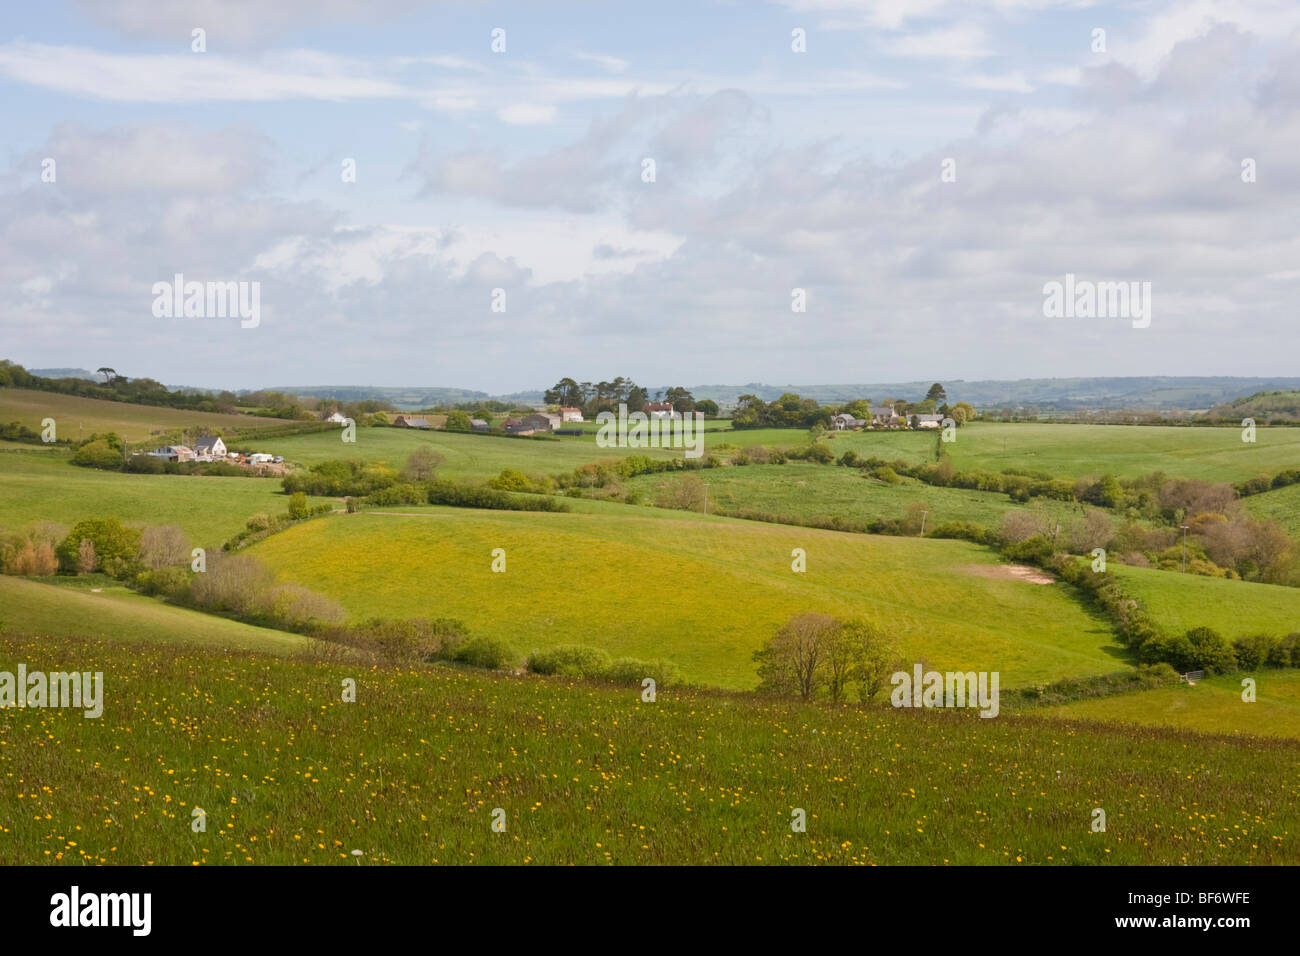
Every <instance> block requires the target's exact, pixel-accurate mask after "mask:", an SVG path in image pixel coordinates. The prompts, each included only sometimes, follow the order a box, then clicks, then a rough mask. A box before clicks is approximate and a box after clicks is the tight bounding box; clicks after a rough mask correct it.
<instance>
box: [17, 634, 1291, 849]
mask: <svg viewBox="0 0 1300 956" xmlns="http://www.w3.org/2000/svg"><path fill="white" fill-rule="evenodd" d="M19 662H25V663H26V664H27V665H28V666H29V667H31V668H36V667H40V668H42V669H46V670H60V669H70V668H73V667H75V668H76V669H78V670H91V671H102V672H103V674H104V688H105V693H104V697H105V705H104V713H103V716H102V717H100V718H98V719H85V718H83V717H82V716H81V715H80V713H79V712H72V711H69V710H63V709H54V708H49V709H43V710H11V711H7V712H6V713H5V720H4V721H3V722H0V773H2V774H3V776H4V779H5V781H6V786H5V790H4V795H3V797H0V863H3V864H41V863H44V864H87V863H110V864H160V865H163V864H171V865H183V866H189V865H197V864H240V865H244V864H286V865H287V864H301V863H316V864H330V863H333V864H336V865H347V866H352V865H385V864H435V863H438V864H472V863H479V864H489V865H490V864H528V863H536V864H570V863H573V864H597V865H599V864H633V863H637V864H686V863H693V864H704V863H722V864H746V863H749V864H757V863H783V862H787V863H809V864H847V865H861V864H873V863H881V864H941V863H952V864H982V865H999V864H1007V865H1017V864H1024V865H1068V864H1108V863H1113V864H1146V865H1165V866H1167V865H1182V864H1211V865H1222V864H1293V865H1294V864H1296V863H1300V850H1297V844H1296V840H1295V833H1296V832H1297V829H1300V745H1297V744H1296V743H1294V742H1290V741H1271V742H1270V741H1263V740H1249V739H1241V740H1235V741H1230V740H1224V739H1222V738H1217V737H1205V736H1197V735H1194V734H1190V733H1186V732H1170V731H1165V730H1155V729H1146V728H1136V727H1131V728H1114V727H1097V726H1093V725H1088V724H1084V723H1079V722H1077V721H1074V720H1070V721H1065V720H1046V719H1040V718H1033V717H1021V718H1008V719H993V720H982V719H980V718H978V717H974V716H972V715H969V714H964V713H951V712H934V711H930V712H899V711H894V710H892V709H890V708H887V707H885V708H878V709H874V710H870V711H866V712H863V711H858V710H855V709H848V708H845V709H833V708H830V707H826V706H817V705H809V706H800V705H796V704H790V703H786V702H764V701H761V700H755V699H751V698H748V697H744V696H735V695H725V694H718V693H706V692H691V691H682V692H672V691H663V692H661V693H660V694H659V696H658V699H657V701H656V702H655V703H653V704H648V703H642V702H641V701H640V694H639V689H633V688H628V689H617V688H607V687H604V686H600V685H585V684H572V683H567V682H564V681H559V680H550V679H547V680H543V679H538V678H522V679H520V678H507V677H503V676H500V675H493V674H484V673H477V672H467V671H457V670H453V669H449V668H440V667H420V668H418V669H414V670H409V671H403V670H398V669H394V668H386V667H367V666H362V665H352V666H347V665H341V664H329V663H323V662H320V661H317V660H312V659H310V658H308V657H305V656H294V657H288V658H275V657H269V656H263V655H253V654H247V653H241V652H226V653H221V652H216V651H212V650H205V649H202V648H196V647H183V646H179V645H160V646H158V647H156V648H154V649H153V650H152V651H151V653H150V654H149V655H147V656H146V655H142V654H140V653H139V649H138V646H136V645H131V644H122V643H110V642H107V641H92V642H78V641H72V640H59V639H50V638H43V637H34V638H23V637H19V636H12V635H10V636H4V637H0V667H3V668H5V669H9V670H12V669H14V668H15V667H16V665H17V663H19ZM345 678H353V679H355V680H356V681H357V686H358V695H357V700H356V702H355V703H344V702H342V701H341V700H340V686H341V682H342V681H343V680H344V679H345ZM195 807H201V808H203V809H204V811H205V812H206V829H205V830H204V832H201V833H195V832H193V830H192V829H191V820H192V811H193V809H194V808H195ZM1095 807H1101V808H1104V809H1105V811H1106V814H1107V827H1106V831H1105V832H1104V833H1093V832H1091V829H1090V824H1091V821H1092V814H1093V808H1095ZM498 808H499V809H500V811H501V813H500V815H499V819H501V820H503V821H504V824H505V830H504V832H494V831H493V829H492V823H493V819H494V811H495V810H497V809H498ZM795 809H799V810H802V811H804V812H805V813H806V819H807V831H806V832H803V833H795V832H792V829H791V819H792V812H793V811H794V810H795ZM353 851H360V855H355V854H354V852H353Z"/></svg>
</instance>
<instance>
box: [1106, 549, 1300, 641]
mask: <svg viewBox="0 0 1300 956" xmlns="http://www.w3.org/2000/svg"><path fill="white" fill-rule="evenodd" d="M1109 570H1111V571H1113V572H1115V575H1116V576H1117V577H1118V578H1119V579H1120V582H1121V583H1122V584H1123V585H1124V589H1125V590H1126V591H1128V592H1129V593H1130V594H1132V595H1133V596H1134V597H1136V598H1138V599H1139V600H1140V601H1142V603H1143V604H1145V605H1146V606H1147V609H1148V610H1149V611H1150V612H1151V615H1152V616H1153V617H1154V618H1155V619H1156V620H1157V621H1158V622H1159V623H1160V624H1161V625H1163V626H1164V627H1166V628H1168V629H1169V630H1171V631H1185V630H1188V629H1189V628H1193V627H1200V626H1202V625H1204V626H1206V627H1212V628H1214V629H1215V630H1216V631H1219V632H1220V633H1221V634H1223V635H1224V636H1225V637H1229V638H1234V637H1241V636H1243V635H1249V634H1261V633H1262V634H1273V635H1282V634H1290V633H1291V632H1293V631H1300V588H1288V587H1282V586H1281V585H1277V584H1256V583H1254V582H1252V581H1230V580H1228V579H1227V578H1207V577H1201V576H1199V575H1195V574H1181V573H1179V572H1176V571H1157V570H1154V569H1152V568H1130V567H1125V566H1124V565H1120V564H1111V565H1109Z"/></svg>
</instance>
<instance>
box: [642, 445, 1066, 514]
mask: <svg viewBox="0 0 1300 956" xmlns="http://www.w3.org/2000/svg"><path fill="white" fill-rule="evenodd" d="M698 475H699V477H700V478H701V479H703V480H704V481H705V482H706V483H707V484H708V486H709V492H708V493H709V506H710V508H720V509H723V510H724V511H734V510H736V509H752V510H753V511H758V512H764V513H766V514H769V515H776V516H780V517H790V518H794V519H796V520H799V521H808V520H812V519H816V518H845V519H848V520H850V521H859V522H864V523H865V522H867V521H870V520H871V519H872V518H899V517H902V516H903V515H904V514H905V513H906V512H907V509H908V508H909V507H911V506H913V505H921V506H922V507H924V508H926V509H928V511H929V514H928V515H927V516H926V527H927V528H935V527H937V526H938V525H940V524H943V523H944V522H946V521H970V522H973V523H975V524H979V525H984V526H985V527H996V526H997V525H998V523H999V522H1000V521H1001V520H1002V517H1003V516H1004V515H1005V514H1006V513H1007V512H1009V511H1024V510H1042V511H1044V512H1046V513H1047V514H1048V515H1050V516H1052V517H1054V518H1060V519H1061V520H1062V521H1067V520H1068V519H1069V518H1070V517H1072V516H1076V515H1079V514H1081V513H1082V509H1081V508H1079V507H1078V506H1076V505H1071V504H1066V503H1064V502H1058V501H1048V500H1041V501H1036V502H1034V503H1033V504H1032V505H1031V504H1017V503H1016V502H1014V501H1012V500H1011V499H1010V498H1008V497H1007V496H1006V495H1003V494H993V493H990V492H987V491H970V490H967V489H965V488H940V487H936V486H932V485H926V484H924V483H922V482H920V481H917V480H916V479H913V478H906V479H904V480H903V482H902V484H898V485H889V484H886V483H885V482H883V481H880V480H878V479H876V478H871V477H869V476H867V475H866V474H865V472H863V471H860V470H859V469H856V468H839V467H836V466H833V465H815V464H810V463H808V462H802V461H791V462H787V463H786V464H784V465H745V466H743V467H736V468H714V469H709V470H708V471H704V472H699V473H698ZM687 478H688V476H687V475H684V474H677V473H673V474H658V475H639V476H637V477H636V478H633V479H630V480H629V481H628V482H627V486H628V488H629V489H635V490H638V491H640V492H642V494H643V497H644V499H645V500H646V501H651V502H653V501H654V500H655V499H656V495H657V494H658V493H659V492H660V491H661V490H662V489H665V488H667V487H669V486H670V485H671V484H672V483H673V482H679V481H682V480H685V479H687Z"/></svg>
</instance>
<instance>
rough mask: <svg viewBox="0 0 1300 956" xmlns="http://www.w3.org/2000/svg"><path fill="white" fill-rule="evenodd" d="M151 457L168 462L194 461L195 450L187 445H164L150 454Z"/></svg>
mask: <svg viewBox="0 0 1300 956" xmlns="http://www.w3.org/2000/svg"><path fill="white" fill-rule="evenodd" d="M149 457H150V458H162V459H164V460H166V461H193V460H194V450H193V449H192V448H189V447H188V446H186V445H163V446H162V447H161V448H155V449H154V450H153V451H151V452H149Z"/></svg>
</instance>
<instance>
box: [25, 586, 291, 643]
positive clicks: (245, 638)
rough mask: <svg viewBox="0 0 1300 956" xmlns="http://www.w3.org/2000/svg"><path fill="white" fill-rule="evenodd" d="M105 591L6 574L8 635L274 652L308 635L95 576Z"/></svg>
mask: <svg viewBox="0 0 1300 956" xmlns="http://www.w3.org/2000/svg"><path fill="white" fill-rule="evenodd" d="M94 578H95V581H94V583H95V584H96V585H98V586H101V587H102V590H101V591H100V592H99V593H95V592H94V591H91V590H90V589H89V585H88V584H87V583H86V582H85V580H84V579H78V580H76V581H74V582H72V583H68V584H59V585H56V584H51V583H46V582H45V581H40V580H31V579H27V578H15V577H10V576H8V575H0V622H2V623H3V627H2V628H0V630H3V632H4V633H8V634H14V633H27V634H41V635H44V636H46V637H60V638H62V637H86V638H97V639H106V640H123V639H126V640H130V641H146V642H153V643H172V644H186V645H204V646H211V647H222V648H240V649H243V650H265V651H272V652H284V651H292V650H297V649H301V648H303V647H305V646H306V645H308V644H309V643H311V642H310V641H309V640H308V639H307V638H305V637H301V636H300V635H297V634H289V633H286V632H284V631H275V630H271V629H270V628H265V627H252V626H250V625H248V624H241V623H240V622H238V621H231V620H228V619H226V618H223V617H216V616H213V615H211V614H203V613H201V612H199V611H191V610H189V609H188V608H180V607H173V606H171V605H169V604H163V603H162V602H161V601H156V600H153V599H152V598H147V597H144V596H142V595H139V594H136V593H135V592H134V591H129V590H127V589H126V588H124V587H122V586H121V585H120V584H116V583H114V582H112V580H111V579H110V578H107V577H105V576H103V575H95V576H94Z"/></svg>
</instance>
